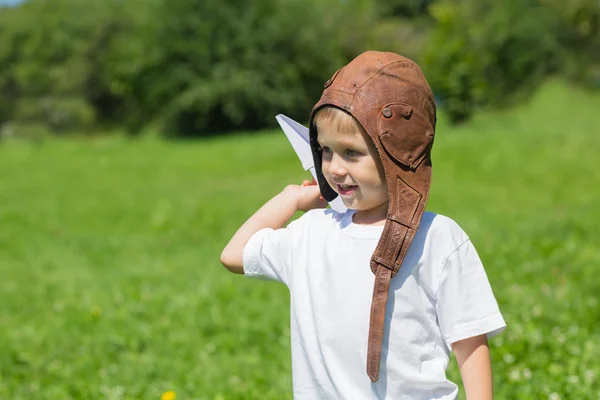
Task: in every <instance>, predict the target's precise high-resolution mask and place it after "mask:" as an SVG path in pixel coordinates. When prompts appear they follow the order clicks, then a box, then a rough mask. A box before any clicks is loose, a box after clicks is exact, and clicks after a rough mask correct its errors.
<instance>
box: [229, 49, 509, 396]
mask: <svg viewBox="0 0 600 400" xmlns="http://www.w3.org/2000/svg"><path fill="white" fill-rule="evenodd" d="M435 121H436V116H435V103H434V101H433V95H432V92H431V89H430V88H429V85H428V83H427V81H426V80H425V77H424V76H423V74H422V72H421V70H420V69H419V67H418V66H417V65H416V64H415V63H414V62H412V61H411V60H408V59H406V58H404V57H402V56H399V55H396V54H392V53H380V52H366V53H363V54H361V55H360V56H358V57H357V58H356V59H354V60H353V61H352V62H350V63H349V64H348V65H347V66H345V67H344V68H342V69H340V70H339V71H337V72H336V73H335V74H334V75H333V77H332V78H331V79H330V80H328V81H327V82H326V83H325V90H324V92H323V95H322V97H321V99H320V100H319V102H318V103H317V104H316V105H315V107H314V108H313V111H312V113H311V118H310V121H309V133H310V139H311V147H312V151H313V157H314V160H315V169H316V171H317V177H318V186H316V185H314V184H313V185H307V182H305V183H304V184H303V185H302V186H295V185H290V186H288V187H286V188H285V189H284V190H283V191H282V192H281V193H279V194H278V195H276V196H275V197H274V198H272V199H271V200H270V201H268V202H267V203H266V204H265V205H264V206H263V207H262V208H261V209H260V210H258V211H257V212H256V213H255V214H254V215H253V216H252V217H251V218H250V219H249V220H248V221H246V223H245V224H244V225H243V226H242V227H241V228H240V229H239V230H238V231H237V232H236V233H235V235H234V236H233V238H232V239H231V241H230V242H229V243H228V244H227V246H226V247H225V249H224V250H223V253H222V254H221V262H222V263H223V264H224V265H225V267H227V268H228V269H229V270H230V271H232V272H236V273H240V274H241V273H243V274H245V275H247V276H250V277H260V278H263V279H272V280H278V281H281V282H283V283H285V284H286V285H287V286H288V288H289V290H290V301H291V305H290V307H291V340H292V374H293V390H294V398H296V399H411V400H414V399H456V398H457V393H458V388H457V386H456V385H455V384H454V383H452V382H450V381H448V380H447V379H446V376H445V369H446V367H447V365H448V360H449V354H450V352H451V351H453V352H454V353H455V356H456V358H457V361H458V365H459V367H460V371H461V375H462V378H463V382H464V387H465V392H466V395H467V398H468V399H469V400H472V399H476V400H482V399H483V400H485V399H491V398H492V373H491V366H490V356H489V349H488V346H487V338H488V337H490V336H492V335H494V334H497V333H499V332H500V331H502V330H503V329H504V328H505V323H504V320H503V318H502V315H501V313H500V311H499V310H498V305H497V303H496V300H495V298H494V295H493V293H492V290H491V288H490V285H489V282H488V280H487V277H486V274H485V271H484V269H483V266H482V264H481V261H480V260H479V257H478V255H477V253H476V251H475V249H474V247H473V245H472V244H471V242H470V241H469V238H468V237H467V235H466V234H465V233H464V232H463V230H462V229H461V228H460V227H459V226H458V225H457V224H456V223H455V222H453V221H452V220H451V219H449V218H447V217H443V216H441V215H436V214H434V213H425V212H424V208H425V203H426V202H427V198H428V194H429V185H430V177H431V160H430V152H431V146H432V144H433V135H434V131H435ZM338 195H339V196H341V197H342V200H343V202H344V204H345V205H346V206H347V207H348V208H349V209H350V210H349V211H348V212H346V213H344V214H339V213H337V212H335V211H333V210H330V209H324V208H323V207H325V205H326V203H325V200H327V201H331V200H332V199H333V198H335V197H336V196H338ZM297 210H302V211H306V213H305V214H304V215H303V216H302V217H300V218H299V219H297V220H295V221H293V222H291V223H290V224H289V225H288V226H287V227H285V228H283V227H284V225H285V224H286V222H287V221H288V220H289V219H290V218H291V217H292V216H293V214H294V213H295V212H296V211H297ZM365 365H366V372H367V373H366V374H365V373H364V371H365ZM367 376H368V378H369V379H370V380H369V379H367Z"/></svg>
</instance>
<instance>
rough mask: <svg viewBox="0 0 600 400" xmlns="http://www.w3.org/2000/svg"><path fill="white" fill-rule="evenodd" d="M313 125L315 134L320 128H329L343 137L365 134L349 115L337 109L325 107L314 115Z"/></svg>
mask: <svg viewBox="0 0 600 400" xmlns="http://www.w3.org/2000/svg"><path fill="white" fill-rule="evenodd" d="M313 124H314V126H315V127H316V128H317V132H318V131H319V130H321V128H324V127H329V128H330V129H333V130H334V131H335V132H338V133H341V134H343V135H348V136H350V135H355V134H357V133H359V132H363V133H366V132H365V130H364V128H363V127H362V125H361V124H360V123H359V122H358V121H357V120H356V119H355V118H354V117H353V116H352V115H350V114H348V113H347V112H345V111H342V110H340V109H339V108H337V107H332V106H325V107H323V108H321V109H319V111H317V113H316V114H315V117H314V119H313Z"/></svg>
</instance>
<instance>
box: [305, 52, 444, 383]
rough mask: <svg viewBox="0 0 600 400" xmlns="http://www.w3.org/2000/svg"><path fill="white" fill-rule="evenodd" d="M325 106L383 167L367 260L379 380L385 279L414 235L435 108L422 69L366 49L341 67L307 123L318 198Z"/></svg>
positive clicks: (371, 357) (373, 358)
mask: <svg viewBox="0 0 600 400" xmlns="http://www.w3.org/2000/svg"><path fill="white" fill-rule="evenodd" d="M323 106H333V107H337V108H340V109H342V110H344V111H345V112H347V113H349V114H350V115H352V116H353V117H354V118H355V119H356V120H357V121H358V122H359V123H360V124H361V125H362V126H363V128H364V129H365V131H366V132H367V133H368V134H369V136H370V137H371V139H372V140H373V143H374V144H375V147H376V148H377V151H378V152H379V157H380V158H381V162H382V164H383V168H384V171H385V176H386V180H387V186H388V195H389V199H390V202H389V207H388V213H387V220H386V222H385V226H384V229H383V234H382V236H381V239H380V240H379V243H378V244H377V248H376V249H375V252H374V253H373V256H372V257H371V270H372V271H373V273H374V274H375V287H374V289H373V300H372V303H371V317H370V325H369V344H368V355H367V374H368V375H369V378H371V381H373V382H376V381H377V380H378V379H379V363H380V358H381V346H382V341H383V331H384V319H385V308H386V302H387V298H388V291H389V286H390V279H391V278H392V277H393V276H394V275H395V274H396V273H397V272H398V270H399V269H400V266H401V265H402V261H403V260H404V256H405V255H406V252H407V251H408V248H409V246H410V244H411V242H412V240H413V237H414V236H415V233H416V232H417V228H418V226H419V223H420V221H421V216H422V215H423V211H424V210H425V204H426V203H427V198H428V196H429V186H430V181H431V158H430V154H431V147H432V145H433V136H434V132H435V122H436V107H435V102H434V99H433V94H432V92H431V88H430V87H429V84H428V83H427V80H426V79H425V76H424V75H423V73H422V72H421V69H420V68H419V66H418V65H417V64H416V63H414V62H413V61H411V60H409V59H408V58H405V57H402V56H400V55H397V54H393V53H382V52H375V51H368V52H366V53H363V54H361V55H359V56H358V57H356V58H355V59H354V60H352V61H351V62H350V63H349V64H348V65H346V66H345V67H343V68H341V69H339V70H338V71H337V72H336V73H335V74H334V75H333V76H332V77H331V79H329V80H328V81H327V82H326V83H325V89H324V91H323V95H322V96H321V99H320V100H319V102H318V103H317V104H316V105H315V106H314V108H313V110H312V113H311V117H310V123H309V130H310V144H311V148H312V153H313V158H314V161H315V167H316V171H317V177H318V181H319V187H320V189H321V194H322V195H323V197H324V198H325V199H326V200H327V201H331V200H333V199H334V198H335V197H336V196H337V193H336V192H335V191H334V190H333V189H332V188H331V187H330V186H329V184H328V183H327V181H326V180H325V177H324V176H323V172H322V170H321V153H320V152H319V150H318V149H319V144H318V143H317V130H316V127H315V126H314V121H313V119H314V116H315V114H316V112H317V111H318V110H319V109H320V108H321V107H323Z"/></svg>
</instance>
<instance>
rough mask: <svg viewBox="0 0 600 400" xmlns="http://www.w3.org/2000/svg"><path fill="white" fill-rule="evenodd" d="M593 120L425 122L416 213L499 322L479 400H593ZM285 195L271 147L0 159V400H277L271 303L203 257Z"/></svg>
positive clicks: (541, 103)
mask: <svg viewBox="0 0 600 400" xmlns="http://www.w3.org/2000/svg"><path fill="white" fill-rule="evenodd" d="M599 110H600V94H595V95H592V94H585V93H582V92H578V91H573V90H570V89H568V88H566V87H565V86H563V85H561V84H550V85H547V86H545V87H544V88H543V89H542V90H541V91H540V92H539V93H538V94H537V95H536V96H535V98H534V99H533V100H532V102H531V103H530V104H528V105H527V106H523V107H520V108H518V109H515V110H512V111H509V112H494V113H482V114H479V115H478V116H477V117H476V118H475V120H474V121H473V122H472V123H470V124H468V125H466V126H463V127H461V128H452V127H449V126H447V124H446V123H445V121H444V119H443V118H441V121H440V124H439V127H438V133H437V137H436V145H435V146H434V170H433V171H434V181H433V188H432V193H431V197H430V203H429V206H428V209H429V210H431V211H436V212H439V213H442V214H446V215H449V216H451V217H452V218H454V219H455V220H456V221H457V222H458V223H459V224H461V226H462V227H463V228H464V229H465V230H466V231H467V232H468V233H469V235H470V236H471V238H472V240H473V242H474V243H475V245H476V247H477V249H478V251H479V253H480V255H481V257H482V259H483V261H484V263H485V265H486V268H487V272H488V276H489V279H490V281H491V283H492V287H493V288H494V291H495V293H496V296H497V299H498V302H499V304H500V307H501V310H502V311H503V313H504V316H505V319H506V321H507V323H508V329H507V330H506V332H505V333H503V334H502V335H500V336H498V337H497V338H495V339H494V340H493V341H492V342H491V347H492V352H493V362H494V373H495V377H494V378H495V387H496V396H497V398H498V399H552V400H557V399H578V400H579V399H600V383H599V381H600V361H599V360H600V304H599V303H600V279H598V270H599V268H600V249H599V248H598V246H599V242H600V237H599V236H600V235H598V231H599V228H598V224H599V223H600V208H599V200H600V158H599V150H600V123H599V122H598V113H599ZM303 178H306V175H305V174H304V173H303V171H302V170H301V168H300V164H299V162H298V161H297V160H296V158H295V156H294V154H293V152H292V150H291V148H290V147H289V145H288V143H287V141H286V139H285V137H284V135H283V134H281V133H280V132H279V131H272V132H262V133H256V134H246V135H242V134H241V135H236V136H230V137H228V138H224V139H219V138H215V139H210V140H207V141H201V142H179V143H174V142H170V143H166V142H162V141H159V140H156V139H149V138H148V139H141V140H135V141H133V140H127V139H123V138H119V137H111V138H98V139H90V140H51V141H41V142H19V141H5V142H0V277H1V279H0V298H1V305H0V399H11V400H16V399H53V400H54V399H157V400H158V399H160V398H161V396H162V395H163V394H164V393H165V392H169V391H173V392H175V394H176V398H177V400H185V399H211V400H212V399H215V400H216V399H222V400H223V399H289V398H291V367H290V348H289V320H288V318H289V310H288V306H289V295H288V293H287V290H286V288H285V287H284V286H283V285H278V284H274V283H267V282H259V281H252V280H250V279H244V278H243V277H239V276H234V275H231V274H229V273H228V272H226V270H225V269H223V268H222V267H221V265H220V263H219V254H220V251H221V249H222V247H223V246H224V245H225V243H226V242H227V240H228V239H229V237H230V235H232V234H233V232H234V231H235V229H236V228H237V227H238V226H239V225H240V224H241V223H242V222H243V221H244V220H245V218H247V217H248V216H249V215H250V214H251V213H252V212H253V211H254V210H255V209H256V208H258V207H259V206H260V205H261V204H262V203H264V202H265V201H266V200H267V199H269V198H270V197H271V196H272V195H274V194H276V193H277V192H278V191H279V190H280V189H281V188H283V187H284V186H285V185H286V184H287V183H299V182H300V181H301V180H302V179H303ZM449 375H450V376H451V377H452V378H453V379H455V380H459V375H458V372H457V368H456V365H455V364H454V363H453V364H451V367H450V370H449ZM168 397H170V396H168V395H165V396H164V398H168ZM171 397H172V396H171Z"/></svg>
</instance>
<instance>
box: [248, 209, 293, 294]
mask: <svg viewBox="0 0 600 400" xmlns="http://www.w3.org/2000/svg"><path fill="white" fill-rule="evenodd" d="M295 222H296V221H294V222H292V223H290V224H289V225H288V226H287V227H286V228H281V229H271V228H264V229H261V230H259V231H258V232H256V233H255V234H254V235H252V237H251V238H250V240H249V241H248V243H246V246H245V247H244V256H243V257H244V258H243V260H244V275H245V276H247V277H251V278H258V279H263V280H274V281H278V282H283V283H285V284H286V285H287V283H288V275H289V270H290V265H291V259H292V230H293V227H294V226H295V225H296V223H295Z"/></svg>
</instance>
